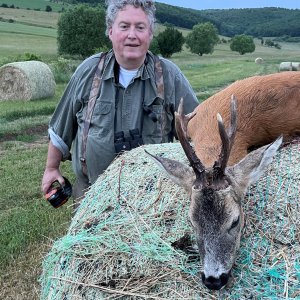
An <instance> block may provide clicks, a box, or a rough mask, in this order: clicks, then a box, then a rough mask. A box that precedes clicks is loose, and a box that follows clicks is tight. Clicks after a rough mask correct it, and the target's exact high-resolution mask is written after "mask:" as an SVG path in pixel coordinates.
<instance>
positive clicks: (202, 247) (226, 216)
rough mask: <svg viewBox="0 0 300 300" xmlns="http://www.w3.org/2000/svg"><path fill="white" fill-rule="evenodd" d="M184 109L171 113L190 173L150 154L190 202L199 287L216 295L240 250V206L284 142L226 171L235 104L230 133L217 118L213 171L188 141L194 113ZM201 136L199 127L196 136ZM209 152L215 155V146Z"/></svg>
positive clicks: (235, 119) (233, 133) (231, 141)
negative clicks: (199, 269)
mask: <svg viewBox="0 0 300 300" xmlns="http://www.w3.org/2000/svg"><path fill="white" fill-rule="evenodd" d="M182 107H183V106H182V100H181V103H180V105H179V108H178V113H175V125H176V131H177V134H178V138H179V141H180V143H181V145H182V147H183V149H184V152H185V154H186V156H187V158H188V160H189V162H190V165H191V167H189V166H186V165H184V164H182V163H180V162H177V161H174V160H170V159H167V158H163V157H157V156H154V155H151V154H150V153H148V154H150V155H151V156H152V158H153V159H154V160H155V161H156V163H158V164H159V165H160V166H161V167H162V168H163V169H164V170H166V171H167V173H168V175H169V177H170V178H171V179H172V180H173V181H174V182H175V183H177V184H178V185H181V186H183V188H184V189H185V190H186V191H187V192H188V194H189V196H190V199H191V203H190V209H189V218H190V221H191V223H192V226H193V228H194V231H195V235H196V241H197V244H198V250H199V254H200V258H201V259H202V262H203V273H202V281H203V283H204V284H205V285H206V286H207V287H208V288H209V289H215V290H218V289H220V288H221V287H223V286H224V285H226V283H227V282H228V279H229V277H230V273H231V269H232V267H233V264H234V261H235V256H236V251H237V249H238V248H239V244H240V238H241V230H242V227H243V223H244V216H243V211H242V207H241V200H242V198H243V197H244V196H245V193H246V191H247V188H248V186H249V185H250V184H252V183H254V182H255V181H257V180H258V178H259V177H260V176H261V175H262V174H263V172H264V171H265V170H266V168H267V167H268V165H269V164H270V163H271V161H272V159H273V157H274V155H275V154H276V151H277V149H278V148H279V146H280V145H281V143H282V138H281V137H280V138H278V139H277V140H276V141H275V142H273V143H272V144H269V145H266V146H263V147H261V148H259V149H256V150H254V151H253V152H251V153H249V154H248V155H246V156H245V157H244V158H243V159H242V160H241V161H239V162H238V163H237V164H235V165H234V166H232V167H227V163H228V160H229V157H230V151H231V149H232V147H233V146H234V144H233V141H234V138H235V135H236V132H237V123H238V122H237V109H236V102H235V100H234V99H233V100H232V103H231V118H230V119H231V120H230V123H231V124H230V129H229V130H228V132H227V131H226V129H225V126H224V123H223V120H222V117H221V116H220V115H219V114H218V116H217V123H218V128H219V130H218V132H219V139H220V140H221V142H220V144H221V150H220V152H219V154H217V153H216V152H213V153H212V152H210V153H209V154H211V155H212V157H213V158H215V157H217V158H216V160H215V162H214V164H213V165H212V166H206V165H205V164H204V163H203V162H202V158H201V159H200V157H197V155H196V153H195V151H194V149H193V147H192V146H191V145H190V143H189V141H188V138H187V125H188V122H189V121H190V120H191V119H192V118H193V117H194V116H195V114H196V112H193V113H191V114H189V115H186V116H185V115H184V114H183V109H182ZM197 113H198V112H197ZM198 117H199V116H198ZM200 117H201V116H200ZM238 117H239V115H238ZM202 130H203V128H201V127H199V131H202ZM207 138H210V137H209V136H208V137H207ZM196 146H197V145H196ZM213 149H219V146H218V145H217V147H214V148H213Z"/></svg>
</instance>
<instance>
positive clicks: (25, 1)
mask: <svg viewBox="0 0 300 300" xmlns="http://www.w3.org/2000/svg"><path fill="white" fill-rule="evenodd" d="M1 3H5V4H7V5H8V6H11V5H14V6H15V7H19V8H24V9H31V10H34V9H36V10H38V9H39V10H40V11H45V9H46V6H47V5H49V6H51V8H52V10H53V11H61V10H62V8H65V9H66V8H68V7H69V5H68V4H67V3H64V2H63V1H60V2H58V3H56V2H50V1H48V0H2V1H1Z"/></svg>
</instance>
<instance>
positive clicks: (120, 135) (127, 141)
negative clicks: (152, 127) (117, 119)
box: [115, 128, 144, 154]
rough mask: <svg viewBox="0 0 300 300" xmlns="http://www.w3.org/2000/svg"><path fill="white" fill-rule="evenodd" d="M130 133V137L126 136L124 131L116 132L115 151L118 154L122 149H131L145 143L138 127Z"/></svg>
mask: <svg viewBox="0 0 300 300" xmlns="http://www.w3.org/2000/svg"><path fill="white" fill-rule="evenodd" d="M129 134H130V136H129V137H125V135H124V131H119V132H116V133H115V151H116V153H117V154H118V153H120V152H122V151H128V150H131V149H133V148H136V147H139V146H141V145H143V144H144V143H143V138H142V136H141V134H140V132H139V130H138V128H136V129H131V130H129Z"/></svg>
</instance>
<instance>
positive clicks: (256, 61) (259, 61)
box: [255, 57, 264, 64]
mask: <svg viewBox="0 0 300 300" xmlns="http://www.w3.org/2000/svg"><path fill="white" fill-rule="evenodd" d="M263 62H264V60H263V59H262V58H261V57H257V58H256V59H255V63H256V64H262V63H263Z"/></svg>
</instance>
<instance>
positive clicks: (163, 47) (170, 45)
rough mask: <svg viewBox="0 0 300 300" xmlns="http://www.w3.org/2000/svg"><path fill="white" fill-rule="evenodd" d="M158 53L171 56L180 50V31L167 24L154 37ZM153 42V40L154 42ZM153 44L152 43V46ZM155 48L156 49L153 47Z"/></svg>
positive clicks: (181, 43)
mask: <svg viewBox="0 0 300 300" xmlns="http://www.w3.org/2000/svg"><path fill="white" fill-rule="evenodd" d="M156 41H157V44H158V48H159V53H160V54H161V55H162V56H163V57H167V58H168V57H171V56H172V54H174V53H177V52H180V51H181V49H182V46H183V44H184V37H183V35H182V33H181V32H180V31H179V30H177V29H175V28H174V27H172V26H168V27H167V28H166V29H165V30H164V31H163V32H161V33H159V34H158V36H157V37H156ZM154 43H155V42H154ZM154 46H155V44H154V45H153V48H154ZM155 50H156V49H155Z"/></svg>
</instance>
